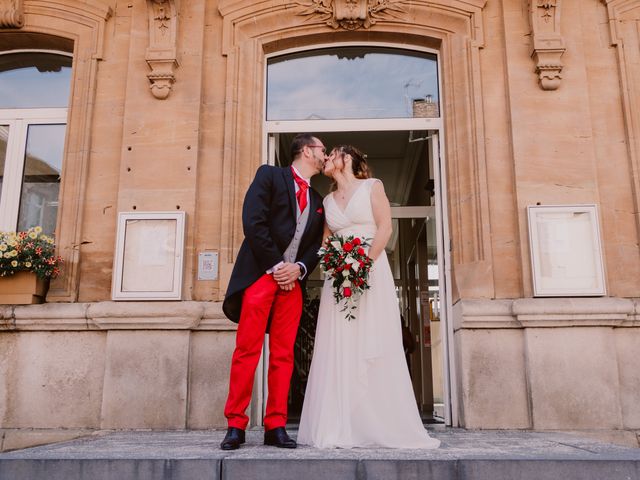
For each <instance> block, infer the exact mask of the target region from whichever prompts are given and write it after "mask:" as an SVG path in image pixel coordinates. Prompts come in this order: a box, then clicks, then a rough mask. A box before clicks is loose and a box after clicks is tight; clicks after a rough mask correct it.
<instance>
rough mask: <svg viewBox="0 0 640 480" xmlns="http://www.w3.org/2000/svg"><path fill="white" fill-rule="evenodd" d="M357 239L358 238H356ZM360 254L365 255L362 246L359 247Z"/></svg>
mask: <svg viewBox="0 0 640 480" xmlns="http://www.w3.org/2000/svg"><path fill="white" fill-rule="evenodd" d="M356 240H357V238H356ZM358 255H364V248H362V247H360V248H358Z"/></svg>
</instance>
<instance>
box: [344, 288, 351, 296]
mask: <svg viewBox="0 0 640 480" xmlns="http://www.w3.org/2000/svg"><path fill="white" fill-rule="evenodd" d="M343 295H344V296H345V298H349V297H350V296H351V289H350V288H349V287H344V292H343Z"/></svg>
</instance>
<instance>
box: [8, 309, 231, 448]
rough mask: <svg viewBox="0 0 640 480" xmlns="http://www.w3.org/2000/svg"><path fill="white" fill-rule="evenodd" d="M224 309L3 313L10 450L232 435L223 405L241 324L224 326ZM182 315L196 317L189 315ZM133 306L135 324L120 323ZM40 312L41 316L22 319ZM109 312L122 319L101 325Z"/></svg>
mask: <svg viewBox="0 0 640 480" xmlns="http://www.w3.org/2000/svg"><path fill="white" fill-rule="evenodd" d="M219 305H220V304H206V303H197V302H182V303H175V302H163V304H162V305H161V306H159V305H158V304H152V305H144V304H141V303H131V304H114V303H111V302H105V303H102V304H73V305H63V304H60V305H55V304H48V305H41V306H38V307H7V308H4V309H3V310H2V313H3V319H2V327H1V328H0V438H2V443H3V444H4V448H5V449H9V448H16V445H17V446H22V445H29V444H33V443H38V442H41V441H42V442H46V441H51V439H56V440H57V439H60V438H65V435H66V436H71V437H72V436H76V435H80V434H87V433H92V432H97V431H101V430H115V429H154V430H174V429H210V428H226V419H225V418H224V415H223V408H224V401H225V399H226V394H227V389H228V381H229V368H230V363H231V354H232V352H233V348H234V346H235V332H234V330H235V328H236V326H235V324H232V323H231V322H229V321H228V320H226V319H224V317H223V315H222V313H221V311H220V310H219ZM172 306H175V307H177V308H176V309H175V310H174V309H172ZM141 307H142V309H141ZM158 308H162V310H163V318H162V324H160V323H159V322H158V319H159V311H158V310H157V309H158ZM185 308H187V309H190V310H191V312H190V314H189V316H188V317H187V316H185ZM127 309H128V312H129V315H130V317H129V319H127V318H125V317H123V315H124V314H126V312H127ZM36 310H37V313H38V316H39V317H40V318H38V319H34V318H33V317H29V318H28V319H25V318H24V314H25V313H26V312H30V313H32V314H35V313H36ZM142 310H146V313H145V314H143V313H142ZM116 311H117V313H116ZM109 312H110V313H111V315H110V316H111V317H115V316H116V315H119V316H120V322H119V323H118V325H117V326H114V324H113V323H111V324H110V325H108V326H107V327H106V328H103V326H104V325H103V326H101V325H100V324H101V321H100V320H99V317H94V316H93V314H94V313H99V314H100V315H105V314H106V313H109ZM134 315H137V317H134ZM186 318H188V319H189V322H188V324H189V325H188V326H186V325H185V319H186ZM143 320H148V326H147V329H141V328H140V327H139V322H141V321H143ZM136 322H138V323H136ZM153 322H156V323H155V325H153V324H152V323H153ZM2 448H3V447H2V445H0V449H2Z"/></svg>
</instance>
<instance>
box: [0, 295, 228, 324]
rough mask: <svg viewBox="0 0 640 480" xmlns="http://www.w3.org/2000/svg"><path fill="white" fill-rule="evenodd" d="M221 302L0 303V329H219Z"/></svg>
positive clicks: (222, 315)
mask: <svg viewBox="0 0 640 480" xmlns="http://www.w3.org/2000/svg"><path fill="white" fill-rule="evenodd" d="M236 329H237V325H236V324H235V323H233V322H231V321H229V320H228V319H227V318H226V317H225V316H224V314H223V312H222V302H189V301H187V302H111V301H108V302H96V303H44V304H41V305H22V306H0V331H3V330H4V331H7V330H11V331H13V330H17V331H78V330H222V331H233V330H236Z"/></svg>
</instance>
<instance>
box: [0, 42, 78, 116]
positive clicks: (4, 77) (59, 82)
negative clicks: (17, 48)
mask: <svg viewBox="0 0 640 480" xmlns="http://www.w3.org/2000/svg"><path fill="white" fill-rule="evenodd" d="M71 60H72V59H71V57H67V56H64V55H57V54H52V53H11V54H6V55H0V108H47V107H67V106H68V103H69V86H70V84H71Z"/></svg>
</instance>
